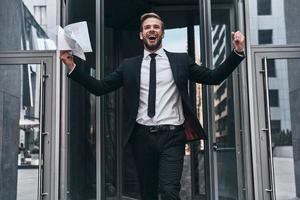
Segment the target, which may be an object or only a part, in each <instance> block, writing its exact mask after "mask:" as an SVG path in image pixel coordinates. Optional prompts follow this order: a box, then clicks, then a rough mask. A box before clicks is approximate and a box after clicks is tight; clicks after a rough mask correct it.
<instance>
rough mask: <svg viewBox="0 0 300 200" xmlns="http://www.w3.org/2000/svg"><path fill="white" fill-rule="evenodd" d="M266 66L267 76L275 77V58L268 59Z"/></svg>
mask: <svg viewBox="0 0 300 200" xmlns="http://www.w3.org/2000/svg"><path fill="white" fill-rule="evenodd" d="M267 66H268V77H276V67H275V60H274V59H268V60H267Z"/></svg>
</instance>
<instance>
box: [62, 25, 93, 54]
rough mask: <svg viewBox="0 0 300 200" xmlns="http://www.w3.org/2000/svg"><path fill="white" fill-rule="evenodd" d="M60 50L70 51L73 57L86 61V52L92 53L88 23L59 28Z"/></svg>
mask: <svg viewBox="0 0 300 200" xmlns="http://www.w3.org/2000/svg"><path fill="white" fill-rule="evenodd" d="M57 48H58V50H70V51H72V53H73V55H75V56H77V57H79V58H81V59H82V60H86V59H85V55H84V53H85V52H92V51H93V50H92V46H91V41H90V36H89V31H88V26H87V23H86V22H85V21H84V22H78V23H74V24H69V25H67V26H65V28H62V27H60V26H58V28H57Z"/></svg>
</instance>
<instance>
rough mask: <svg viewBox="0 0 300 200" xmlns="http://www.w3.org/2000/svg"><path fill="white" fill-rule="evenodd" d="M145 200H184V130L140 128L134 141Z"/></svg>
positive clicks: (134, 152)
mask: <svg viewBox="0 0 300 200" xmlns="http://www.w3.org/2000/svg"><path fill="white" fill-rule="evenodd" d="M131 144H132V150H133V156H134V159H135V163H136V167H137V172H138V178H139V184H140V193H141V199H142V200H158V195H159V194H160V197H161V199H162V200H180V197H179V192H180V187H181V185H180V179H181V174H182V168H183V159H184V149H185V135H184V129H183V128H180V129H176V130H160V131H158V132H155V133H152V132H150V131H149V129H147V128H145V127H143V126H139V125H137V126H136V128H135V131H134V133H133V135H132V138H131Z"/></svg>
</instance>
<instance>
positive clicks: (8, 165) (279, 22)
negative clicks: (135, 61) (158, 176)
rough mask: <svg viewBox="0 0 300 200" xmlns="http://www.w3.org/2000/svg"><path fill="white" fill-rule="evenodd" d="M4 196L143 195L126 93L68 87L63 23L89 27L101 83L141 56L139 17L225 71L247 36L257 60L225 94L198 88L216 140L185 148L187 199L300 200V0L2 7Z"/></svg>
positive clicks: (169, 42)
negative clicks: (238, 39)
mask: <svg viewBox="0 0 300 200" xmlns="http://www.w3.org/2000/svg"><path fill="white" fill-rule="evenodd" d="M0 5H1V6H0V16H1V17H0V26H1V27H5V28H1V29H0V36H1V37H0V77H1V78H0V88H1V89H0V166H1V168H0V199H7V200H16V199H17V200H32V199H36V200H45V199H47V200H94V199H95V200H96V199H97V200H105V199H107V200H113V199H116V200H117V199H124V200H125V199H128V200H130V199H139V186H138V181H137V176H136V169H135V165H134V162H133V158H132V152H131V147H130V145H127V146H126V147H122V145H121V141H122V132H123V131H124V130H123V119H124V118H125V117H126V116H124V115H123V100H124V99H125V98H126V94H124V92H123V91H122V89H120V90H118V91H115V92H112V93H110V94H107V95H105V96H102V97H95V96H94V95H92V94H90V93H88V92H87V91H86V90H85V89H84V88H83V87H81V86H80V85H78V84H77V83H75V82H72V81H70V80H68V79H67V77H66V76H65V75H66V73H67V71H66V69H65V67H63V66H62V64H61V63H60V60H59V50H57V49H56V45H55V43H56V38H55V30H56V25H61V26H62V27H63V26H65V25H67V24H70V23H75V22H79V21H87V24H88V29H89V34H90V39H91V44H92V49H93V52H92V53H87V54H86V58H87V59H86V61H82V60H80V59H76V63H77V64H78V65H82V66H84V67H83V69H84V71H83V72H82V73H88V74H90V75H91V76H94V77H96V78H101V77H104V76H105V75H106V74H108V73H110V72H112V71H114V70H115V69H116V68H117V67H118V65H119V63H120V62H121V61H122V60H123V59H124V58H127V57H131V56H136V55H140V54H141V53H142V52H143V45H142V43H141V41H140V40H139V37H138V34H139V17H140V16H141V15H142V14H143V13H145V12H150V11H154V12H157V13H158V14H159V15H160V16H161V17H162V18H163V20H164V22H165V29H166V35H165V38H164V41H163V47H164V48H165V49H166V50H168V51H173V52H185V53H187V54H189V56H190V57H191V58H193V59H194V60H195V62H196V63H198V64H200V63H202V64H203V65H204V66H206V67H208V68H210V69H214V68H215V67H217V66H218V65H219V64H220V63H222V62H223V61H224V59H225V58H226V56H227V55H228V54H229V53H230V52H231V49H232V46H231V36H230V35H231V32H232V31H235V30H241V31H242V32H243V33H244V34H245V35H246V38H247V39H246V49H245V53H246V56H247V58H246V60H245V61H243V63H242V64H241V65H240V66H239V68H238V69H236V70H235V71H234V72H233V74H232V75H231V76H230V77H229V78H228V79H227V80H226V81H224V82H222V83H221V84H220V85H218V86H205V85H200V84H195V83H192V82H190V83H189V93H190V95H191V97H192V98H191V99H192V103H193V105H194V106H195V108H196V110H197V116H198V118H199V121H200V122H201V123H202V124H203V126H204V129H205V130H206V132H207V135H208V140H206V141H202V140H201V141H196V142H193V143H190V144H187V145H186V151H185V160H184V170H183V175H182V189H181V192H180V195H181V198H182V199H184V200H198V199H199V200H271V199H272V200H273V199H277V200H287V199H293V200H294V199H295V200H296V199H300V171H299V169H300V167H299V165H300V164H299V160H300V146H299V142H300V141H299V140H300V126H299V122H298V121H299V119H300V116H299V113H300V103H299V102H300V101H299V100H298V99H299V98H300V92H299V91H300V90H299V89H300V79H299V77H300V66H299V63H300V62H299V61H300V60H299V59H300V21H299V20H297V19H298V18H299V17H300V13H299V12H298V11H299V9H300V2H299V0H254V1H253V0H244V1H240V0H222V1H221V0H199V1H196V0H176V1H174V0H172V1H171V0H149V1H145V0H122V1H121V0H96V1H80V0H65V1H53V0H52V1H48V0H44V1H42V0H39V1H33V0H14V1H8V0H0Z"/></svg>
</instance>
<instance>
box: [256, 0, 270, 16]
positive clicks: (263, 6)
mask: <svg viewBox="0 0 300 200" xmlns="http://www.w3.org/2000/svg"><path fill="white" fill-rule="evenodd" d="M257 14H258V15H271V14H272V8H271V0H257Z"/></svg>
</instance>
